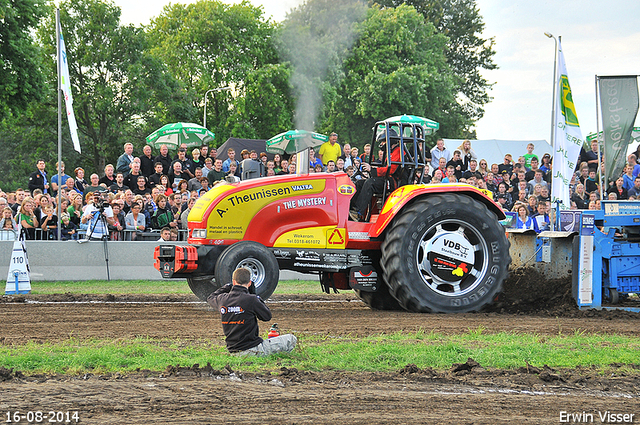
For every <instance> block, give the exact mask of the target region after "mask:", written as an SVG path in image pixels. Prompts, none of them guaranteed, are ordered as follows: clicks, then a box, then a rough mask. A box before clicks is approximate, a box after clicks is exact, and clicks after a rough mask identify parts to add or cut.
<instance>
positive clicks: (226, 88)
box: [202, 86, 231, 128]
mask: <svg viewBox="0 0 640 425" xmlns="http://www.w3.org/2000/svg"><path fill="white" fill-rule="evenodd" d="M228 90H231V87H229V86H227V87H218V88H216V89H211V90H207V92H206V93H205V94H204V119H203V120H202V124H203V125H202V126H203V127H204V128H207V96H208V95H209V93H211V92H214V91H228Z"/></svg>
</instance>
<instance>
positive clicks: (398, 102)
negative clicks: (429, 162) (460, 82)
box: [322, 5, 471, 145]
mask: <svg viewBox="0 0 640 425" xmlns="http://www.w3.org/2000/svg"><path fill="white" fill-rule="evenodd" d="M446 42H447V38H446V37H445V36H444V35H442V34H438V33H437V32H436V29H435V27H434V26H433V24H431V23H429V22H425V20H424V18H423V17H422V16H421V15H420V14H418V13H417V12H416V10H415V9H414V8H413V7H410V6H405V5H401V6H399V7H397V8H395V9H381V8H380V7H377V6H375V7H373V8H371V9H370V10H369V14H368V17H367V19H366V20H365V21H364V22H363V23H362V24H360V25H359V26H358V40H357V41H356V43H355V45H354V47H353V49H352V50H351V51H350V54H349V57H348V58H347V59H346V60H345V74H346V77H345V79H344V81H343V82H342V83H341V84H340V86H339V88H337V90H336V92H335V95H334V97H333V98H332V99H331V101H330V103H329V104H328V105H327V106H326V107H327V111H326V112H325V114H324V116H325V119H324V121H323V123H322V130H323V131H325V132H326V131H331V130H337V131H338V132H339V133H341V135H342V136H341V137H342V138H343V139H345V140H347V141H349V142H351V143H352V144H353V143H356V144H358V145H362V144H364V143H366V142H368V141H369V139H370V137H371V135H370V133H369V131H367V130H368V129H370V128H371V127H372V126H373V124H374V123H375V122H376V121H377V120H381V119H384V118H387V117H390V116H393V115H398V114H403V113H411V114H414V115H421V116H426V117H429V118H431V119H434V120H436V121H438V122H439V123H440V129H441V130H440V132H439V133H438V134H439V135H440V136H444V137H447V136H451V135H455V134H457V133H459V132H460V131H461V130H463V129H464V128H466V127H467V126H468V125H470V124H471V120H470V119H469V118H468V117H466V116H465V115H464V113H463V111H462V108H461V107H460V105H459V104H458V103H457V101H456V85H457V78H456V77H455V76H454V75H453V74H452V72H451V70H450V69H449V66H448V64H447V61H446V57H445V55H444V51H445V48H446Z"/></svg>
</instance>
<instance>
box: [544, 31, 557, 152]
mask: <svg viewBox="0 0 640 425" xmlns="http://www.w3.org/2000/svg"><path fill="white" fill-rule="evenodd" d="M544 35H546V36H547V37H549V38H553V41H555V50H554V52H553V98H552V99H551V139H550V141H551V148H552V149H555V147H556V143H555V138H556V137H555V136H556V103H557V102H556V89H557V87H556V86H557V82H556V77H557V75H556V73H557V71H556V66H557V61H558V39H556V38H555V37H554V36H553V34H551V33H550V32H545V33H544Z"/></svg>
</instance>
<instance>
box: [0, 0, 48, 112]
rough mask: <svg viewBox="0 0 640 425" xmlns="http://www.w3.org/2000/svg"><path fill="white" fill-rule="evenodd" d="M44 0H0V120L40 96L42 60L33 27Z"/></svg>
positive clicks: (43, 11)
mask: <svg viewBox="0 0 640 425" xmlns="http://www.w3.org/2000/svg"><path fill="white" fill-rule="evenodd" d="M48 9H49V7H48V3H47V1H39V0H0V120H2V119H3V118H5V117H6V116H7V115H8V114H10V113H11V111H13V112H20V111H23V110H25V109H26V108H27V106H28V104H29V102H31V101H33V100H39V99H41V98H42V86H44V78H43V75H42V62H41V56H40V55H39V47H38V46H37V45H36V44H35V43H34V40H33V37H32V31H33V30H34V29H35V28H36V27H37V25H38V23H39V22H40V19H42V17H43V16H44V15H45V13H47V10H48Z"/></svg>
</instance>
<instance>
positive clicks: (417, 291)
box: [381, 194, 511, 313]
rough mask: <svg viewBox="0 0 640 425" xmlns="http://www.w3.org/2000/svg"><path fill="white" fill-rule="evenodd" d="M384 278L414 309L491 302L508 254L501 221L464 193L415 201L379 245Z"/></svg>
mask: <svg viewBox="0 0 640 425" xmlns="http://www.w3.org/2000/svg"><path fill="white" fill-rule="evenodd" d="M381 249H382V261H381V264H382V268H383V276H384V279H385V281H386V282H387V284H388V285H389V289H390V292H391V294H392V295H393V297H394V298H395V299H396V300H398V302H399V303H400V305H401V306H402V307H404V308H405V309H406V310H409V311H413V312H422V313H427V312H434V313H464V312H469V311H478V310H480V309H482V308H483V307H484V306H486V305H488V304H490V303H491V302H492V301H493V300H494V298H495V296H496V295H497V293H498V292H499V291H500V290H501V288H502V282H503V281H504V279H505V278H506V276H507V272H508V268H509V264H510V262H511V257H510V255H509V242H508V241H507V238H506V236H505V231H504V229H503V227H502V225H501V224H500V223H499V222H498V220H497V218H496V216H495V215H494V214H493V213H492V212H490V211H489V210H488V209H487V207H486V206H485V205H484V204H483V203H481V202H478V201H475V200H474V199H472V198H471V197H469V196H467V195H464V194H438V195H432V196H429V197H426V198H422V199H418V200H417V201H416V202H414V203H413V204H411V205H409V206H407V207H406V208H405V209H404V210H403V211H402V212H400V213H399V214H398V216H397V217H396V218H395V220H394V223H393V224H392V226H391V228H390V229H389V232H388V234H387V236H386V238H385V240H384V242H383V243H382V247H381Z"/></svg>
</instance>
